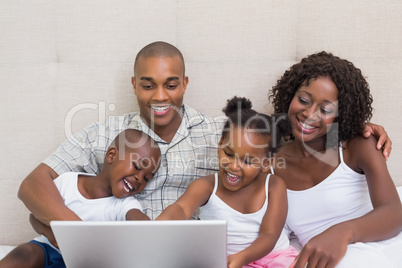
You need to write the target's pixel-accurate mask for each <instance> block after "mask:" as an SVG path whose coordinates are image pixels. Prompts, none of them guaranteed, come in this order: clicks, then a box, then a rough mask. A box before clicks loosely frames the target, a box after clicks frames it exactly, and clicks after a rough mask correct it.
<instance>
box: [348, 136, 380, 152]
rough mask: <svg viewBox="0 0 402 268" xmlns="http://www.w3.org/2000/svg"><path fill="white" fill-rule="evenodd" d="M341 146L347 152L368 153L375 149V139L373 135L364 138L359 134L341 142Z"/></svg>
mask: <svg viewBox="0 0 402 268" xmlns="http://www.w3.org/2000/svg"><path fill="white" fill-rule="evenodd" d="M342 147H343V148H344V150H346V151H347V152H348V153H358V154H359V153H360V154H361V153H369V152H375V151H378V150H377V139H376V138H374V137H373V136H370V137H368V138H365V137H363V136H361V135H357V136H356V137H353V138H351V139H348V140H346V141H344V142H342Z"/></svg>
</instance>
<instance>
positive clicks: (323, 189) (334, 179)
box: [286, 144, 373, 246]
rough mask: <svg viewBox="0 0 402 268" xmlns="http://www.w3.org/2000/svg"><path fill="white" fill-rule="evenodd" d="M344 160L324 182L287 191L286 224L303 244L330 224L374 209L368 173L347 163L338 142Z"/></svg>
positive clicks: (359, 215) (340, 154) (356, 216)
mask: <svg viewBox="0 0 402 268" xmlns="http://www.w3.org/2000/svg"><path fill="white" fill-rule="evenodd" d="M339 156H340V159H341V163H340V164H339V166H338V167H337V168H336V169H335V170H334V171H333V172H332V173H331V174H330V175H329V176H328V177H327V178H326V179H325V180H323V181H322V182H320V183H319V184H317V185H315V186H314V187H312V188H309V189H306V190H302V191H292V190H287V192H288V206H289V209H288V217H287V220H286V225H287V226H286V228H289V229H290V230H291V231H293V232H294V233H295V235H296V236H297V237H298V239H299V241H300V243H301V244H302V246H304V245H305V244H306V243H307V242H308V241H309V240H310V239H311V238H312V237H314V236H316V235H317V234H320V233H322V232H323V231H325V230H326V229H328V228H329V227H331V226H333V225H335V224H337V223H340V222H344V221H347V220H350V219H354V218H358V217H361V216H363V215H364V214H367V213H368V212H369V211H371V210H372V209H373V206H372V204H371V200H370V195H369V191H368V186H367V181H366V176H365V175H364V174H359V173H357V172H355V171H354V170H352V169H351V168H350V167H348V166H347V165H346V164H345V162H344V160H343V154H342V144H341V145H340V146H339Z"/></svg>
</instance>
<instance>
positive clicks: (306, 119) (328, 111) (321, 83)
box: [288, 76, 338, 142]
mask: <svg viewBox="0 0 402 268" xmlns="http://www.w3.org/2000/svg"><path fill="white" fill-rule="evenodd" d="M306 82H307V81H306ZM306 82H304V83H303V84H302V86H301V87H300V88H299V89H298V90H297V92H296V94H295V96H294V97H293V99H292V101H291V103H290V105H289V110H288V116H289V119H290V121H291V122H292V127H293V135H294V136H295V139H296V140H300V141H303V142H312V141H315V140H318V139H322V138H323V137H325V135H326V134H327V133H328V131H329V130H330V129H331V127H332V125H333V123H334V119H335V117H336V116H337V114H338V88H337V87H336V85H335V83H334V82H333V81H332V79H331V78H330V77H327V76H320V77H318V78H316V79H311V80H310V81H308V85H306Z"/></svg>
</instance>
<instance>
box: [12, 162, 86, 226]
mask: <svg viewBox="0 0 402 268" xmlns="http://www.w3.org/2000/svg"><path fill="white" fill-rule="evenodd" d="M57 176H58V175H57V173H56V172H55V171H54V170H53V169H51V168H50V167H49V166H47V165H45V164H43V163H42V164H39V166H37V167H36V168H35V169H34V170H33V171H32V172H31V173H30V174H29V175H28V176H27V177H26V178H25V179H24V180H23V181H22V183H21V186H20V188H19V191H18V198H19V199H21V201H22V202H24V204H25V206H26V207H27V208H28V209H29V210H30V211H31V212H32V214H33V215H34V216H35V218H36V219H38V220H39V221H41V222H42V223H44V224H46V225H49V223H50V221H52V220H81V219H80V218H79V217H78V216H77V215H76V214H75V213H74V212H72V211H71V210H70V209H69V208H67V206H66V205H65V204H64V201H63V198H62V197H61V195H60V192H59V191H58V190H57V187H56V185H55V184H54V182H53V180H54V179H55V178H56V177H57Z"/></svg>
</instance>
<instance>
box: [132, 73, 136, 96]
mask: <svg viewBox="0 0 402 268" xmlns="http://www.w3.org/2000/svg"><path fill="white" fill-rule="evenodd" d="M131 84H132V85H133V89H134V94H135V95H137V84H136V83H135V76H133V77H131Z"/></svg>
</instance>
